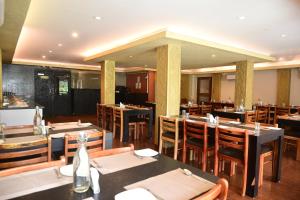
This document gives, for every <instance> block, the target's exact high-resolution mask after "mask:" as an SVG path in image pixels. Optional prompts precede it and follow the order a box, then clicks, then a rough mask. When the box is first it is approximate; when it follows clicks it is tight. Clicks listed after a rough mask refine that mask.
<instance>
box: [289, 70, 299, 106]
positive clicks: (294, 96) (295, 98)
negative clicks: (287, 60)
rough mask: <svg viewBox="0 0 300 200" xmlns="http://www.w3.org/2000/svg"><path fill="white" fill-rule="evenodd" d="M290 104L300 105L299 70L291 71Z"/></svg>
mask: <svg viewBox="0 0 300 200" xmlns="http://www.w3.org/2000/svg"><path fill="white" fill-rule="evenodd" d="M290 104H291V105H300V68H298V69H292V74H291V90H290Z"/></svg>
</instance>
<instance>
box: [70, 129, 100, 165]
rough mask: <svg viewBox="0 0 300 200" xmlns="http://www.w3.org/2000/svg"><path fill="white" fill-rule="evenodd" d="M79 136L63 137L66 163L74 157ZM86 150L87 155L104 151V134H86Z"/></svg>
mask: <svg viewBox="0 0 300 200" xmlns="http://www.w3.org/2000/svg"><path fill="white" fill-rule="evenodd" d="M78 137H79V134H66V135H65V157H66V161H67V163H69V162H70V158H72V157H74V155H75V152H76V150H77V148H78V147H79V144H78V142H77V141H78ZM87 138H88V139H87V142H86V148H87V151H88V153H89V154H90V153H93V152H97V151H102V150H103V149H104V140H103V138H104V133H103V131H99V132H93V133H88V134H87Z"/></svg>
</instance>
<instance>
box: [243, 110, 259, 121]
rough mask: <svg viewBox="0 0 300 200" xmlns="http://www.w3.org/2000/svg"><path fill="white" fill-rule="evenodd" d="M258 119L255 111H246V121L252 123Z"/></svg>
mask: <svg viewBox="0 0 300 200" xmlns="http://www.w3.org/2000/svg"><path fill="white" fill-rule="evenodd" d="M255 120H256V113H255V112H254V111H246V112H245V123H252V122H255Z"/></svg>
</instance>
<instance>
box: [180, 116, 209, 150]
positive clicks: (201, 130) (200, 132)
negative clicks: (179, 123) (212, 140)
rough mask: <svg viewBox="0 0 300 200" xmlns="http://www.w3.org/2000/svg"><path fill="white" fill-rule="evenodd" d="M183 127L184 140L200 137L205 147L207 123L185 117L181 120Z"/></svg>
mask: <svg viewBox="0 0 300 200" xmlns="http://www.w3.org/2000/svg"><path fill="white" fill-rule="evenodd" d="M183 127H184V129H183V130H184V137H183V138H184V141H186V140H187V138H195V139H200V140H202V141H203V146H206V148H207V139H208V136H207V123H204V122H200V121H194V120H188V119H187V120H184V121H183Z"/></svg>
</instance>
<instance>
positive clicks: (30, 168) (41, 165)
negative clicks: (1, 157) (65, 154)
mask: <svg viewBox="0 0 300 200" xmlns="http://www.w3.org/2000/svg"><path fill="white" fill-rule="evenodd" d="M65 164H66V163H65V159H64V158H62V159H61V160H56V161H50V162H42V163H37V164H31V165H26V166H21V167H14V168H10V169H4V170H0V177H4V176H10V175H14V174H20V173H23V172H28V171H33V170H39V169H45V168H49V167H60V166H62V165H65Z"/></svg>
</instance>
